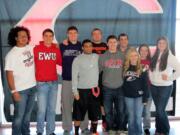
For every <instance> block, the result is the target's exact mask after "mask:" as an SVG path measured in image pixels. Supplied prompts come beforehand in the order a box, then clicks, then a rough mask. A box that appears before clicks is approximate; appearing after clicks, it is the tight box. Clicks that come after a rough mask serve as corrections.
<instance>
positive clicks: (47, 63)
mask: <svg viewBox="0 0 180 135" xmlns="http://www.w3.org/2000/svg"><path fill="white" fill-rule="evenodd" d="M34 62H35V69H36V70H35V71H36V80H37V81H40V82H43V81H55V80H58V76H57V69H56V65H60V66H61V65H62V58H61V53H60V51H59V49H58V48H57V47H56V45H55V44H52V45H51V46H50V47H46V46H45V45H44V43H43V42H40V44H39V45H37V46H36V47H35V48H34Z"/></svg>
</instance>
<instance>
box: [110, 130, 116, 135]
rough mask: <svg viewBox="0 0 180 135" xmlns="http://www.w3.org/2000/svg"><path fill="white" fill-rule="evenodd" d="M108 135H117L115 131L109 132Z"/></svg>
mask: <svg viewBox="0 0 180 135" xmlns="http://www.w3.org/2000/svg"><path fill="white" fill-rule="evenodd" d="M108 135H116V131H114V130H109V131H108Z"/></svg>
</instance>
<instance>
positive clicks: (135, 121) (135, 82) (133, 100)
mask: <svg viewBox="0 0 180 135" xmlns="http://www.w3.org/2000/svg"><path fill="white" fill-rule="evenodd" d="M123 77H124V84H123V90H124V96H125V104H126V107H127V112H128V135H142V119H141V118H142V110H143V103H144V104H146V103H147V99H148V96H149V95H148V92H147V89H148V76H147V72H146V71H143V70H142V66H141V59H140V55H139V53H138V52H137V50H136V49H135V48H130V49H129V50H128V52H127V54H126V57H125V62H124V68H123Z"/></svg>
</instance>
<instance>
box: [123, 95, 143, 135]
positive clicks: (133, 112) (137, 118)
mask: <svg viewBox="0 0 180 135" xmlns="http://www.w3.org/2000/svg"><path fill="white" fill-rule="evenodd" d="M125 103H126V107H127V112H128V135H142V110H143V103H142V97H137V98H129V97H125Z"/></svg>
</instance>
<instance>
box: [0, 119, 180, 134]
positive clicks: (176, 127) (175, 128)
mask: <svg viewBox="0 0 180 135" xmlns="http://www.w3.org/2000/svg"><path fill="white" fill-rule="evenodd" d="M170 124H171V131H170V135H180V121H171V122H170ZM154 131H155V128H154V122H152V128H151V135H154ZM98 132H99V133H100V135H107V133H106V132H102V128H101V124H99V125H98ZM55 133H56V135H62V134H63V129H62V127H61V124H60V123H58V124H57V126H56V131H55ZM0 135H11V127H10V125H8V126H6V127H0ZM31 135H36V127H35V125H34V124H33V126H32V127H31ZM72 135H73V134H72Z"/></svg>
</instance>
